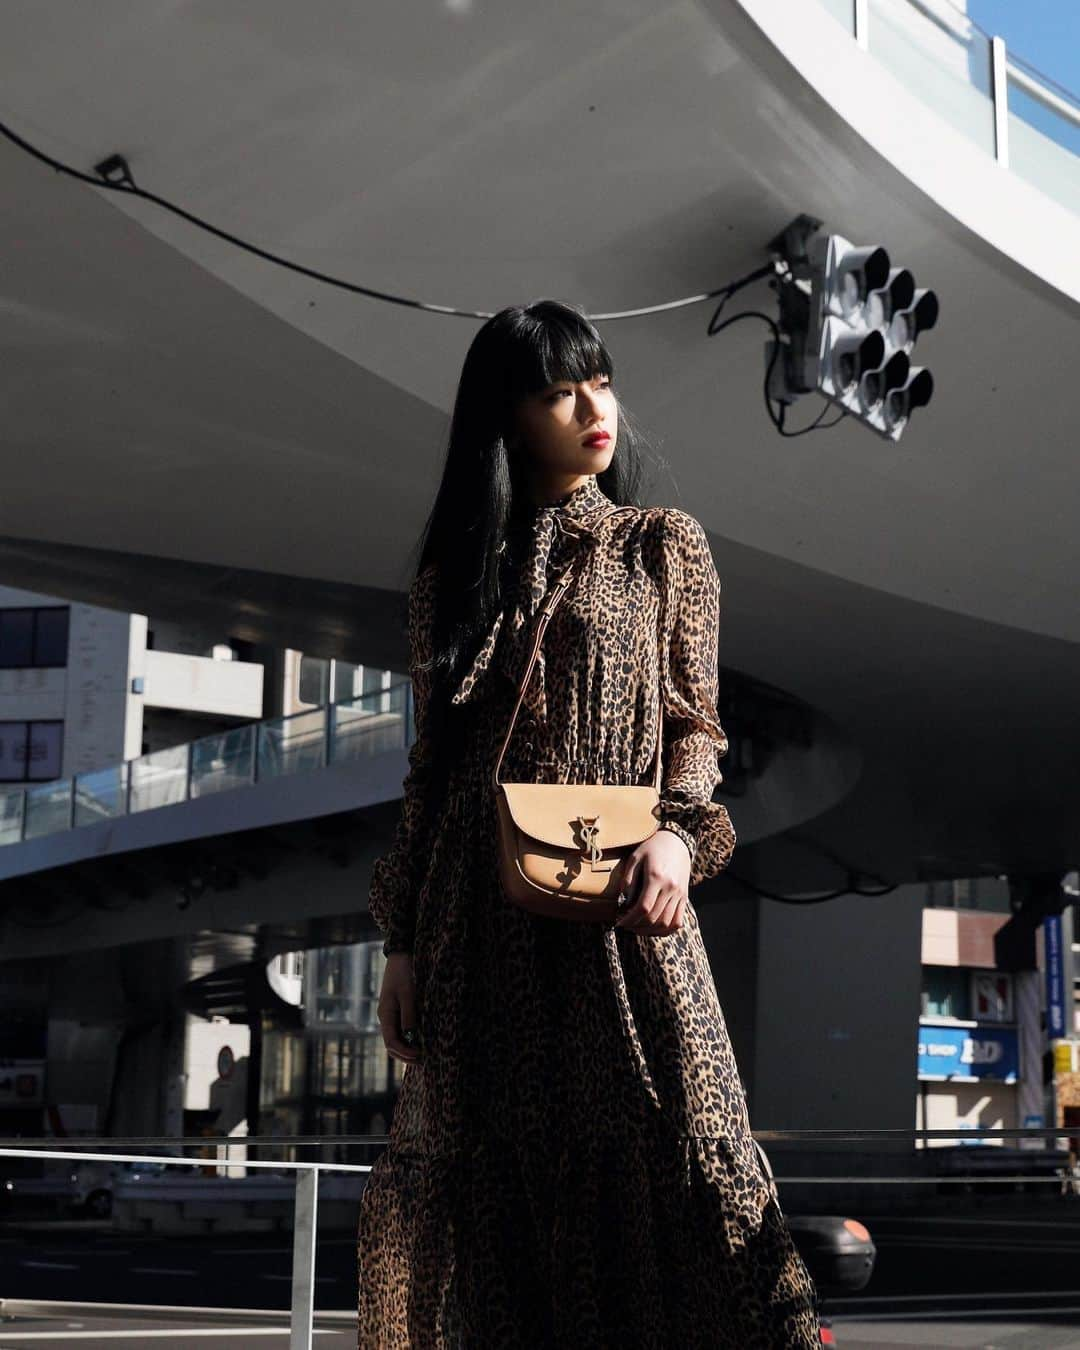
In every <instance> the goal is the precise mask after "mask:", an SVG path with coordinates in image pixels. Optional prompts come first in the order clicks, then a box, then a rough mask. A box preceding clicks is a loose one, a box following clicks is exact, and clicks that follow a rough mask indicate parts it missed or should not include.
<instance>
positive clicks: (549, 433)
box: [515, 375, 619, 474]
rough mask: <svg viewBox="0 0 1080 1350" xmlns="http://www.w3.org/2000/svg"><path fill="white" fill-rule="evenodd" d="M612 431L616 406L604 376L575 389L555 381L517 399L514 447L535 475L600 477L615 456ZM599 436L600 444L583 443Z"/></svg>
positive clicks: (568, 383)
mask: <svg viewBox="0 0 1080 1350" xmlns="http://www.w3.org/2000/svg"><path fill="white" fill-rule="evenodd" d="M618 429H619V415H618V404H617V403H616V400H615V391H614V389H613V388H612V386H611V380H610V378H609V377H608V376H607V375H595V376H593V378H592V379H591V380H581V381H580V382H578V383H576V384H575V383H573V382H572V381H570V380H558V381H556V383H555V384H550V385H548V386H547V388H546V389H541V390H538V391H537V392H536V393H535V394H530V395H529V396H528V397H527V398H524V399H522V401H521V403H520V405H519V407H518V410H517V419H516V441H515V444H516V445H517V446H518V448H519V452H520V453H523V454H524V455H525V456H527V458H528V459H529V460H530V461H532V465H533V467H534V469H537V470H540V471H541V472H546V473H557V474H589V473H603V471H604V470H605V469H606V468H607V466H608V464H609V463H610V462H611V457H612V455H613V454H614V453H615V441H616V437H617V435H618ZM604 431H606V432H607V435H608V439H607V440H606V441H604V442H600V443H598V444H587V443H586V438H587V437H591V436H594V435H596V434H597V433H598V432H604Z"/></svg>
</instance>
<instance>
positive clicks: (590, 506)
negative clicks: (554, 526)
mask: <svg viewBox="0 0 1080 1350" xmlns="http://www.w3.org/2000/svg"><path fill="white" fill-rule="evenodd" d="M612 505H614V503H613V502H612V501H611V498H610V497H606V496H605V495H604V492H603V489H602V488H601V486H600V484H599V483H598V482H597V480H596V474H594V473H591V474H589V475H588V477H587V478H585V479H584V480H583V481H582V482H580V483H579V484H578V485H577V487H575V488H571V489H570V491H569V492H567V493H565V494H564V495H563V496H562V497H560V498H558V500H557V501H554V502H549V503H548V504H547V505H545V506H538V507H535V508H534V509H535V510H536V511H537V512H539V513H541V514H542V513H543V512H545V511H554V512H555V513H556V515H558V516H561V517H564V518H566V517H569V518H570V519H572V520H587V519H588V517H589V516H591V515H593V514H595V512H596V511H598V510H600V509H601V508H606V507H608V506H612Z"/></svg>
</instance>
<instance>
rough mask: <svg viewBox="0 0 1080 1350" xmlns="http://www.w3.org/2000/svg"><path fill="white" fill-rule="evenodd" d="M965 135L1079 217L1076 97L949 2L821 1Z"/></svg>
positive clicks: (1079, 108)
mask: <svg viewBox="0 0 1080 1350" xmlns="http://www.w3.org/2000/svg"><path fill="white" fill-rule="evenodd" d="M818 3H819V5H820V6H821V8H822V9H824V10H825V11H827V12H828V13H829V14H830V15H832V17H833V18H834V19H835V20H837V21H838V22H839V23H840V24H841V25H842V27H843V28H844V29H845V30H846V31H847V32H849V33H850V34H851V35H852V37H854V38H855V39H856V40H857V41H858V42H859V44H860V45H861V46H863V47H865V48H866V49H867V51H869V52H870V54H871V55H872V56H874V57H875V58H877V59H878V60H879V61H880V62H881V63H882V65H884V66H886V67H887V68H888V69H889V70H890V71H891V72H892V73H893V74H894V75H895V76H896V77H897V78H898V79H900V80H901V81H902V82H903V83H904V85H905V86H906V87H907V88H908V89H909V90H910V91H911V92H912V93H913V94H914V95H915V96H916V97H917V98H920V99H921V100H922V101H923V102H925V103H927V104H928V105H929V106H930V107H931V108H933V109H934V111H935V112H936V113H938V114H939V115H940V116H941V117H942V118H944V119H945V120H946V121H948V122H949V123H950V124H951V125H952V126H953V127H955V128H956V130H958V131H959V132H961V134H962V135H964V136H966V137H968V139H969V140H971V141H972V142H973V143H974V144H975V145H977V146H979V148H980V149H982V150H985V151H986V153H987V154H989V155H993V156H994V157H995V158H996V159H997V160H999V161H1000V162H1001V163H1002V164H1003V165H1005V166H1006V167H1008V168H1010V169H1012V170H1013V171H1014V172H1015V173H1017V174H1018V175H1019V176H1020V177H1022V178H1025V179H1026V180H1027V181H1028V182H1030V183H1032V184H1033V185H1034V186H1035V187H1038V188H1039V189H1041V191H1043V192H1045V193H1046V194H1047V196H1049V197H1053V198H1054V199H1055V200H1056V201H1058V202H1060V203H1061V204H1062V205H1063V206H1066V207H1068V208H1069V209H1070V210H1073V211H1076V212H1077V213H1080V97H1078V96H1077V95H1075V94H1073V93H1070V92H1069V91H1068V90H1067V89H1064V88H1063V87H1062V86H1061V85H1059V84H1056V83H1055V82H1054V81H1053V80H1051V79H1050V78H1049V77H1048V76H1046V75H1043V74H1042V73H1041V72H1039V71H1038V70H1036V69H1035V68H1034V67H1033V66H1031V65H1029V64H1028V63H1027V62H1026V61H1024V60H1022V59H1021V58H1020V57H1017V56H1015V55H1013V54H1012V53H1011V52H1008V51H1007V50H1006V47H1005V43H1004V41H1003V40H1002V39H1001V38H999V37H993V36H991V34H989V33H987V32H985V31H984V30H983V29H982V28H980V27H979V25H978V24H977V23H975V22H974V20H972V19H971V18H969V17H968V15H967V14H965V13H964V12H963V10H961V9H959V8H957V6H956V5H954V4H952V3H951V0H818Z"/></svg>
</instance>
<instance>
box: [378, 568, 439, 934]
mask: <svg viewBox="0 0 1080 1350" xmlns="http://www.w3.org/2000/svg"><path fill="white" fill-rule="evenodd" d="M435 594H436V591H435V564H434V563H431V564H429V565H428V566H427V567H426V568H425V569H424V570H423V571H422V572H421V573H420V574H419V575H418V576H417V577H416V578H415V579H414V580H413V583H412V586H411V587H410V588H409V605H408V612H409V618H408V629H409V677H410V679H411V681H412V690H413V721H414V725H415V729H416V736H415V739H414V740H413V742H412V744H411V745H410V746H409V752H408V758H409V770H408V772H407V773H406V775H405V778H404V780H403V782H402V787H401V793H402V802H401V813H400V815H399V816H398V822H397V826H396V829H395V831H394V835H393V838H392V840H391V842H390V847H389V850H388V851H387V852H386V853H384V854H383V855H382V857H380V858H378V859H376V861H375V862H374V863H373V864H372V868H371V883H370V887H369V891H368V911H369V912H370V914H371V917H372V918H373V919H374V920H375V923H376V925H377V926H378V928H379V929H380V931H381V932H382V933H383V935H384V937H385V941H384V943H383V951H384V953H385V954H386V955H387V956H389V955H390V953H391V952H398V951H411V950H412V943H413V926H414V923H415V919H416V892H417V887H418V886H419V883H420V874H421V869H422V867H423V861H424V858H423V854H424V845H423V843H422V841H421V839H420V833H421V827H422V823H423V819H424V793H425V791H426V788H427V784H428V780H429V777H430V768H431V759H432V755H431V742H430V736H429V734H428V709H429V702H430V697H431V685H432V676H431V670H430V661H431V655H432V639H431V633H432V625H433V621H434V614H435Z"/></svg>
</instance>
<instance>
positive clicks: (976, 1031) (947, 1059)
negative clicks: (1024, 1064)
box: [919, 1024, 1019, 1083]
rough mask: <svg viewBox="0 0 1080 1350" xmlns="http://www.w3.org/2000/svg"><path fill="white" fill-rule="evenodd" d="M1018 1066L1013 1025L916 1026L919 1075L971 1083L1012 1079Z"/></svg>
mask: <svg viewBox="0 0 1080 1350" xmlns="http://www.w3.org/2000/svg"><path fill="white" fill-rule="evenodd" d="M1018 1066H1019V1054H1018V1049H1017V1037H1016V1028H1015V1027H994V1026H975V1027H957V1026H926V1025H922V1024H920V1026H919V1077H920V1078H922V1079H926V1080H929V1081H934V1080H936V1081H938V1082H960V1083H975V1082H978V1081H979V1080H980V1079H982V1078H992V1079H997V1080H998V1081H999V1082H1002V1083H1015V1082H1016V1078H1017V1070H1018Z"/></svg>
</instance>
